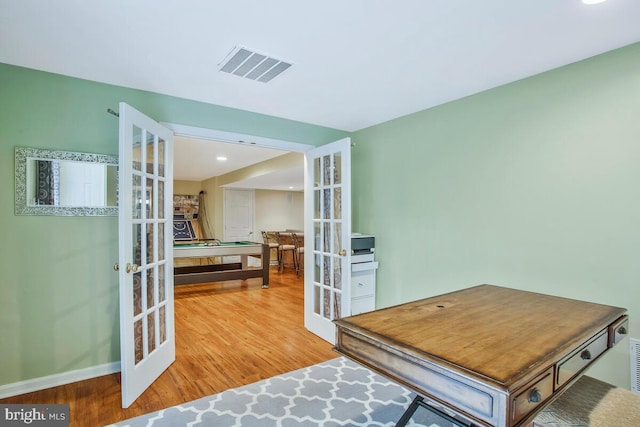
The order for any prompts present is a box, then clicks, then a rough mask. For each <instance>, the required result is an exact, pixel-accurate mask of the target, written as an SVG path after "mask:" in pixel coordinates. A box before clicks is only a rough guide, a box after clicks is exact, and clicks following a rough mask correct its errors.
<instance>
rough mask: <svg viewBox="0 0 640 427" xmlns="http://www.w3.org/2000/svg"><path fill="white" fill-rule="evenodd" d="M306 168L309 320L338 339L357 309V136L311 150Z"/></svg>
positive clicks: (316, 328)
mask: <svg viewBox="0 0 640 427" xmlns="http://www.w3.org/2000/svg"><path fill="white" fill-rule="evenodd" d="M305 168H306V175H305V232H304V234H305V239H304V241H305V248H304V253H305V260H304V262H305V266H307V267H306V268H305V277H304V322H305V327H306V328H307V329H308V330H309V331H311V332H313V333H314V334H316V335H318V336H319V337H321V338H322V339H324V340H325V341H328V342H330V343H332V344H334V343H335V325H334V324H333V320H334V319H339V318H341V317H345V316H349V315H350V314H351V139H350V138H346V139H342V140H340V141H336V142H333V143H331V144H327V145H323V146H321V147H318V148H315V149H313V150H310V151H308V152H306V153H305ZM307 236H309V237H307Z"/></svg>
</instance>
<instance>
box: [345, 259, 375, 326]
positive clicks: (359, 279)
mask: <svg viewBox="0 0 640 427" xmlns="http://www.w3.org/2000/svg"><path fill="white" fill-rule="evenodd" d="M377 268H378V262H362V263H355V264H351V315H356V314H360V313H365V312H367V311H373V310H375V308H376V269H377Z"/></svg>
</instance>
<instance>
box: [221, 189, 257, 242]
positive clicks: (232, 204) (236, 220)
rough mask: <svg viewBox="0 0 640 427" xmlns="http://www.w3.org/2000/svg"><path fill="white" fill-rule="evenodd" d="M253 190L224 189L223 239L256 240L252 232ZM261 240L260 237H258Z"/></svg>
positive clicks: (231, 240)
mask: <svg viewBox="0 0 640 427" xmlns="http://www.w3.org/2000/svg"><path fill="white" fill-rule="evenodd" d="M253 217H254V191H253V190H243V189H237V188H225V189H224V240H225V241H228V242H238V241H243V240H249V241H256V242H257V241H258V240H256V236H254V233H253V222H254V221H253ZM260 241H261V239H260Z"/></svg>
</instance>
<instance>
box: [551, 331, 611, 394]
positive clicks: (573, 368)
mask: <svg viewBox="0 0 640 427" xmlns="http://www.w3.org/2000/svg"><path fill="white" fill-rule="evenodd" d="M608 343H609V335H608V334H607V330H604V331H602V332H600V333H599V334H598V335H597V336H596V337H595V338H593V339H592V340H591V341H589V343H587V344H586V345H584V346H582V347H580V348H579V349H578V350H577V351H576V352H575V353H572V354H571V355H570V356H569V357H568V358H566V359H564V360H562V361H561V362H560V363H558V365H557V366H558V371H557V373H556V386H561V385H562V384H564V383H566V382H567V381H569V380H570V379H571V378H573V376H574V375H576V374H577V373H578V372H580V371H582V370H583V369H585V368H586V367H587V366H589V365H590V364H591V363H592V362H593V361H594V360H596V359H597V358H598V356H600V355H601V354H602V353H604V352H605V351H606V350H607V348H608V347H607V345H608Z"/></svg>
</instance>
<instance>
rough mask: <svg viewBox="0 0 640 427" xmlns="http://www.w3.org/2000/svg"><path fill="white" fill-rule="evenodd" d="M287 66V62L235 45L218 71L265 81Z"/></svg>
mask: <svg viewBox="0 0 640 427" xmlns="http://www.w3.org/2000/svg"><path fill="white" fill-rule="evenodd" d="M289 67H291V63H289V62H285V61H281V60H279V59H275V58H271V57H269V56H267V55H264V54H262V53H257V52H253V51H250V50H249V49H246V48H244V47H235V48H234V49H233V50H232V51H231V52H230V53H229V54H228V55H227V57H226V58H225V59H224V61H222V64H220V71H223V72H225V73H229V74H235V75H236V76H240V77H246V78H248V79H251V80H255V81H258V82H262V83H267V82H269V81H271V79H273V78H274V77H276V76H277V75H279V74H281V73H282V72H283V71H285V70H286V69H288V68H289Z"/></svg>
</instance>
